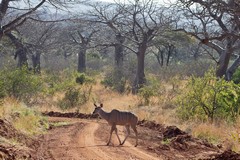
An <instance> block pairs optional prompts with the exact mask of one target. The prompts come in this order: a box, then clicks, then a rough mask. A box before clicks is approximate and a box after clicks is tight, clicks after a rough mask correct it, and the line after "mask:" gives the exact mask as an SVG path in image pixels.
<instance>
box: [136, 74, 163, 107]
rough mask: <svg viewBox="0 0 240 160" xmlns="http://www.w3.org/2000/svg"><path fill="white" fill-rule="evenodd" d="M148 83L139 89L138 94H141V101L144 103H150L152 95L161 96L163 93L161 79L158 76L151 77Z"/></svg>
mask: <svg viewBox="0 0 240 160" xmlns="http://www.w3.org/2000/svg"><path fill="white" fill-rule="evenodd" d="M147 82H148V83H147V84H146V85H144V86H143V87H142V88H140V89H139V91H138V95H139V96H140V98H141V99H140V101H141V102H140V103H141V104H143V105H149V104H150V99H151V97H154V96H159V95H161V94H162V91H163V89H162V88H161V85H160V81H159V80H157V79H156V78H153V77H152V78H150V79H148V80H147Z"/></svg>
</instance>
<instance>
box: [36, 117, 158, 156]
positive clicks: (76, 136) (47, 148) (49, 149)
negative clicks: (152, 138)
mask: <svg viewBox="0 0 240 160" xmlns="http://www.w3.org/2000/svg"><path fill="white" fill-rule="evenodd" d="M50 120H54V121H65V120H66V119H62V118H53V119H50ZM67 121H72V124H70V125H66V126H62V127H57V128H54V129H52V130H50V131H49V133H48V134H46V135H45V136H44V140H43V143H42V145H41V147H40V148H41V149H40V152H39V153H41V154H39V157H41V158H39V159H45V160H50V159H51V160H52V159H53V160H80V159H81V160H115V159H118V160H126V159H127V160H130V159H134V160H149V159H151V160H154V159H160V158H159V157H158V158H157V157H154V156H152V155H149V154H148V153H147V152H145V151H143V150H141V149H139V148H136V147H134V145H132V144H130V143H129V142H125V144H124V145H123V146H106V142H105V141H104V140H102V138H101V136H103V135H102V134H106V132H105V131H104V128H102V127H101V124H99V123H97V122H95V121H91V120H80V119H67ZM104 136H105V137H106V136H108V135H104ZM99 137H100V138H99ZM121 138H123V137H121Z"/></svg>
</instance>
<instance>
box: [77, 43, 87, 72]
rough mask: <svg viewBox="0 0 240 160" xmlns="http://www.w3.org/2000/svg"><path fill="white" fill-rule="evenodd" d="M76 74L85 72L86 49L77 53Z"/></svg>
mask: <svg viewBox="0 0 240 160" xmlns="http://www.w3.org/2000/svg"><path fill="white" fill-rule="evenodd" d="M78 72H83V73H84V72H86V47H83V48H81V49H80V52H79V53H78Z"/></svg>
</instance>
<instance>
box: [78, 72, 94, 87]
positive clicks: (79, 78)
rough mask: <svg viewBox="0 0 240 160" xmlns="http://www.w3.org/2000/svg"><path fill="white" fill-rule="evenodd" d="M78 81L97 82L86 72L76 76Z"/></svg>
mask: <svg viewBox="0 0 240 160" xmlns="http://www.w3.org/2000/svg"><path fill="white" fill-rule="evenodd" d="M76 83H78V84H81V85H82V84H84V83H95V81H94V79H93V78H91V77H89V76H87V75H86V74H84V73H79V74H78V75H77V77H76Z"/></svg>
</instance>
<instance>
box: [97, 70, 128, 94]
mask: <svg viewBox="0 0 240 160" xmlns="http://www.w3.org/2000/svg"><path fill="white" fill-rule="evenodd" d="M126 82H127V81H126V78H125V76H124V75H123V73H122V72H120V71H118V70H112V71H110V72H109V73H107V74H106V75H105V77H104V79H103V80H102V81H101V84H103V85H104V86H105V87H106V88H111V89H112V90H115V91H117V92H119V93H123V92H124V91H125V89H126Z"/></svg>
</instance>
